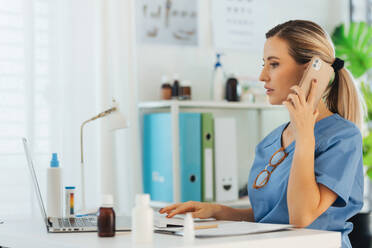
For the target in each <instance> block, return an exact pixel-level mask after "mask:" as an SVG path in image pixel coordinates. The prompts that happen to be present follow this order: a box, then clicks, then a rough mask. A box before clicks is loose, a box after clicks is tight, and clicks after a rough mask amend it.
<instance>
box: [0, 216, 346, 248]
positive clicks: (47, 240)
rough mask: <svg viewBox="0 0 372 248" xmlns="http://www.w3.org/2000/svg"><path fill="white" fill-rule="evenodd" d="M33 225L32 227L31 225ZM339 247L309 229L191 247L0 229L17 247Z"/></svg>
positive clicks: (167, 238)
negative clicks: (141, 243)
mask: <svg viewBox="0 0 372 248" xmlns="http://www.w3.org/2000/svg"><path fill="white" fill-rule="evenodd" d="M32 223H33V224H32ZM299 245H301V248H307V247H309V248H310V247H311V248H313V247H317V248H319V247H327V248H336V247H341V234H340V233H339V232H329V231H319V230H310V229H292V230H288V231H279V232H272V233H263V234H250V235H244V236H236V237H221V238H205V239H195V241H194V243H193V244H191V245H190V244H185V243H184V242H183V238H182V237H179V236H173V235H166V234H154V242H153V244H152V245H135V244H133V243H132V239H131V234H130V232H117V233H116V236H115V237H114V238H98V237H97V233H58V234H57V233H47V232H46V228H45V226H44V224H43V223H42V222H41V221H39V220H34V219H28V220H16V219H14V220H12V219H9V220H7V219H6V220H5V223H4V224H1V225H0V246H6V247H12V248H18V247H22V248H23V247H38V248H43V247H56V248H78V247H90V248H94V247H105V248H106V247H121V248H122V247H143V248H145V247H151V248H157V247H159V248H168V247H180V246H182V247H205V248H207V247H213V248H219V247H221V248H222V247H224V248H225V247H237V248H240V247H252V248H253V247H260V248H265V247H268V248H269V247H270V248H272V247H286V248H290V247H296V248H297V247H299Z"/></svg>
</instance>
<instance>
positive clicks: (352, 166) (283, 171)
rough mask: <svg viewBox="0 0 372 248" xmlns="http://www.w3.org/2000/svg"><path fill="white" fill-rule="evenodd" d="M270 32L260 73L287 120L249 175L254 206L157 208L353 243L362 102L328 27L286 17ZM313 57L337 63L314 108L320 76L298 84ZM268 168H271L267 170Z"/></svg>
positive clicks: (264, 144) (259, 150)
mask: <svg viewBox="0 0 372 248" xmlns="http://www.w3.org/2000/svg"><path fill="white" fill-rule="evenodd" d="M266 38H267V40H266V43H265V46H264V58H263V61H264V64H263V69H262V72H261V75H260V80H261V81H263V82H264V83H265V85H264V87H265V88H266V89H267V91H266V93H267V95H268V98H269V101H270V103H271V104H275V105H279V104H284V105H285V107H286V108H287V110H288V111H289V116H290V122H289V123H286V124H283V125H281V126H279V127H278V128H276V129H275V130H274V131H272V132H271V133H270V134H269V135H268V136H266V137H265V138H264V139H263V140H262V141H261V142H260V143H259V144H258V145H257V147H256V152H255V160H254V163H253V165H252V168H251V171H250V174H249V180H248V196H249V199H250V202H251V205H252V208H249V209H234V208H230V207H227V206H223V205H219V204H211V203H201V202H186V203H179V204H173V205H171V206H168V207H165V208H163V209H161V210H160V213H166V214H167V217H169V218H171V217H173V216H174V215H176V214H182V213H186V212H192V214H193V216H194V217H196V218H210V217H214V218H216V219H218V220H236V221H251V222H253V221H254V222H262V223H278V224H288V223H289V224H292V225H295V226H296V227H307V228H312V229H323V230H332V231H340V232H342V247H351V244H350V241H349V238H348V234H349V233H350V232H351V230H352V228H353V226H352V224H351V223H350V222H346V220H348V219H349V218H350V217H352V216H353V215H355V214H356V213H358V212H359V210H360V209H361V208H362V205H363V161H362V137H361V132H360V128H361V124H362V119H363V111H362V104H361V103H362V102H363V101H362V99H361V98H359V96H358V91H357V88H356V87H355V85H354V82H353V79H352V77H351V75H350V73H349V72H348V71H347V70H346V69H345V68H343V61H342V60H340V59H336V58H335V53H334V48H333V44H332V42H331V40H330V39H329V37H328V35H327V33H326V32H325V31H324V30H322V28H321V27H319V26H318V25H317V24H315V23H313V22H310V21H302V20H296V21H288V22H286V23H283V24H280V25H278V26H276V27H274V28H273V29H271V30H270V31H269V32H268V33H266ZM313 56H319V57H320V58H321V59H322V60H323V61H325V62H327V63H329V64H332V67H333V68H334V71H335V77H334V80H333V82H332V83H330V84H329V86H328V88H327V89H326V91H325V93H324V96H323V99H322V100H321V101H320V102H319V104H318V107H317V109H314V107H313V101H314V91H315V89H316V87H317V82H316V81H313V82H312V88H311V91H310V94H309V96H308V97H307V98H306V97H305V95H304V92H303V91H302V90H301V88H299V87H298V86H297V84H298V82H299V81H300V79H301V77H302V75H303V72H304V70H305V68H306V67H307V65H308V62H309V61H310V60H311V58H312V57H313ZM273 155H274V156H273ZM266 165H267V166H266ZM265 168H267V170H268V171H270V172H271V173H267V172H262V171H263V170H264V169H265ZM274 169H275V170H274ZM269 174H270V176H268V175H269Z"/></svg>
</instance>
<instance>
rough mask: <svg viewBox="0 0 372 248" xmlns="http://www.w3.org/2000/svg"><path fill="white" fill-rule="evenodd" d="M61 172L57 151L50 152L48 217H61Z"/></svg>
mask: <svg viewBox="0 0 372 248" xmlns="http://www.w3.org/2000/svg"><path fill="white" fill-rule="evenodd" d="M61 177H62V173H61V168H60V167H59V161H58V155H57V153H53V154H52V160H51V161H50V167H49V168H48V170H47V212H48V216H50V217H62V178H61Z"/></svg>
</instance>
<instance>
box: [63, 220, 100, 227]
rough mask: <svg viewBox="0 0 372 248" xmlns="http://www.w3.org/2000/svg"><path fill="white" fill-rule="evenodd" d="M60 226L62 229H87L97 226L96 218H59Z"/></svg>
mask: <svg viewBox="0 0 372 248" xmlns="http://www.w3.org/2000/svg"><path fill="white" fill-rule="evenodd" d="M58 224H59V226H60V227H64V228H69V227H87V226H97V218H96V217H82V218H58Z"/></svg>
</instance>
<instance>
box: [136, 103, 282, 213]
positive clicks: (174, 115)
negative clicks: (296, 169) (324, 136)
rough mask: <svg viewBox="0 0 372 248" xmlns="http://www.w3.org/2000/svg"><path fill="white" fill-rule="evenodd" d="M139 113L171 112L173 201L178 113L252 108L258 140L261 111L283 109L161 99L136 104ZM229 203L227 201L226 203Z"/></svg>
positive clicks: (177, 170) (176, 178) (176, 197)
mask: <svg viewBox="0 0 372 248" xmlns="http://www.w3.org/2000/svg"><path fill="white" fill-rule="evenodd" d="M138 108H139V112H140V115H143V114H144V113H146V112H151V111H158V110H159V109H161V110H163V109H165V110H166V111H169V112H170V114H171V130H170V132H172V147H173V149H172V152H173V154H172V164H173V166H172V175H173V187H174V188H173V199H174V201H175V202H179V201H180V200H181V197H180V181H181V180H180V160H179V156H180V154H179V149H178V148H179V113H180V112H182V110H184V109H185V108H189V109H201V108H204V109H215V110H241V111H249V110H254V111H256V112H257V118H256V121H257V133H258V136H259V139H258V140H261V138H262V136H263V135H262V123H263V120H262V112H263V111H264V110H270V109H272V110H280V109H283V106H281V105H270V104H268V103H246V102H227V101H220V102H218V101H190V100H185V101H178V100H162V101H148V102H141V103H139V104H138ZM154 204H155V205H153V206H154V207H155V206H160V208H161V207H164V206H166V205H168V204H169V203H156V202H154ZM227 204H229V203H227Z"/></svg>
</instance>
